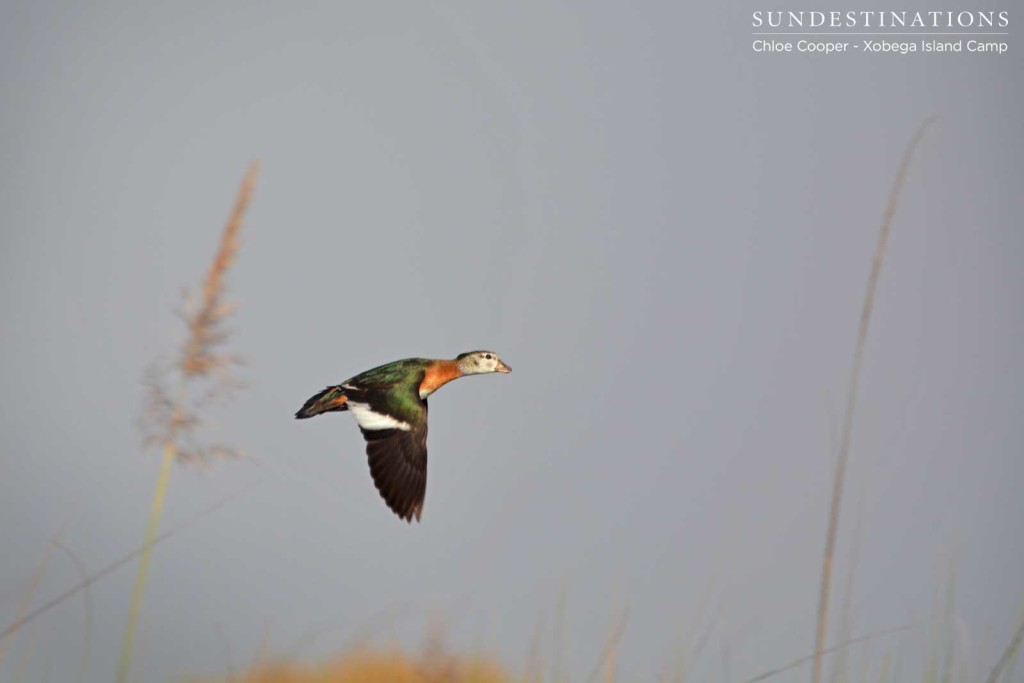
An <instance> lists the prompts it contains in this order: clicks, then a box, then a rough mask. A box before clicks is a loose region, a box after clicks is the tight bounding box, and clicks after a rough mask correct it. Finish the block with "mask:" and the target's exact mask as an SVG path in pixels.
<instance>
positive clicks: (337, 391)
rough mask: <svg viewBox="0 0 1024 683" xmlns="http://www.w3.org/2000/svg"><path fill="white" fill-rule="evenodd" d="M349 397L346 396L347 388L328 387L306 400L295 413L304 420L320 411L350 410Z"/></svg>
mask: <svg viewBox="0 0 1024 683" xmlns="http://www.w3.org/2000/svg"><path fill="white" fill-rule="evenodd" d="M347 401H348V399H347V398H346V397H345V390H344V389H342V388H341V387H340V386H338V387H327V388H326V389H324V390H323V391H321V392H320V393H319V394H314V395H313V396H311V397H310V399H309V400H308V401H306V402H305V403H304V404H303V405H302V407H301V408H299V412H297V413H295V417H296V419H299V420H304V419H305V418H307V417H313V416H314V415H319V414H320V413H327V412H330V411H332V410H348V405H346V402H347Z"/></svg>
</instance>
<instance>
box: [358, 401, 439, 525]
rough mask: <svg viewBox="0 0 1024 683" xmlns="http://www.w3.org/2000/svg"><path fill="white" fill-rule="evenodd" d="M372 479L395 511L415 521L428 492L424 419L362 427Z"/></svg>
mask: <svg viewBox="0 0 1024 683" xmlns="http://www.w3.org/2000/svg"><path fill="white" fill-rule="evenodd" d="M362 432H363V437H364V438H365V439H366V455H367V457H368V458H369V461H370V474H371V475H372V476H373V483H374V485H376V487H377V490H378V491H379V492H380V495H381V497H382V498H383V499H384V502H385V503H387V504H388V507H389V508H391V509H392V511H394V513H395V514H396V515H398V516H399V517H401V518H402V519H404V520H406V521H407V522H411V521H412V520H413V517H415V518H416V521H417V522H418V521H419V519H420V515H421V514H423V499H424V497H425V496H426V494H427V423H426V421H425V420H424V421H423V423H422V424H421V425H419V426H417V427H414V428H413V429H408V430H406V429H401V428H393V429H362Z"/></svg>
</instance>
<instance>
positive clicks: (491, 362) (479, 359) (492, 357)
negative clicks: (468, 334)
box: [455, 351, 512, 375]
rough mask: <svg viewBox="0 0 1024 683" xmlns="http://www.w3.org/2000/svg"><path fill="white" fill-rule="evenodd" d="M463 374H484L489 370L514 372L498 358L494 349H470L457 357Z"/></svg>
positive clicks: (457, 362) (456, 360)
mask: <svg viewBox="0 0 1024 683" xmlns="http://www.w3.org/2000/svg"><path fill="white" fill-rule="evenodd" d="M455 362H456V364H457V365H458V366H459V371H461V372H462V374H463V375H482V374H484V373H488V372H504V373H509V372H512V368H510V367H509V366H507V365H505V363H504V362H503V361H502V360H501V359H500V358H498V354H496V353H495V352H494V351H468V352H466V353H460V354H459V355H458V356H456V357H455Z"/></svg>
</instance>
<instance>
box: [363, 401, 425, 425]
mask: <svg viewBox="0 0 1024 683" xmlns="http://www.w3.org/2000/svg"><path fill="white" fill-rule="evenodd" d="M347 405H348V409H349V411H351V413H352V416H353V417H355V418H356V422H357V423H359V426H360V427H362V428H363V429H365V430H367V431H377V430H380V429H401V430H402V431H406V432H408V431H409V430H411V429H412V427H411V426H410V425H409V423H407V422H402V421H401V420H396V419H395V418H393V417H391V416H390V415H385V414H384V413H377V412H374V411H373V410H371V409H370V406H369V405H367V404H366V403H353V402H351V401H349V402H348V404H347Z"/></svg>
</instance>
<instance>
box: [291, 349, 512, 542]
mask: <svg viewBox="0 0 1024 683" xmlns="http://www.w3.org/2000/svg"><path fill="white" fill-rule="evenodd" d="M491 372H503V373H507V372H510V369H509V367H508V366H507V365H505V363H503V362H502V361H501V359H500V358H498V355H497V354H496V353H494V352H492V351H470V352H468V353H463V354H460V355H459V356H457V357H456V358H455V359H454V360H435V359H430V358H406V359H404V360H397V361H394V362H391V363H387V364H385V365H381V366H379V367H376V368H373V369H372V370H367V371H366V372H363V373H360V374H358V375H356V376H355V377H352V378H350V379H347V380H345V381H344V382H342V383H341V384H337V385H334V386H330V387H327V388H326V389H324V390H323V391H321V392H320V393H318V394H316V395H314V396H312V397H311V398H310V399H309V400H308V401H306V403H305V404H304V405H303V406H302V408H300V409H299V411H298V412H297V413H295V417H296V418H299V419H304V418H308V417H313V416H315V415H319V414H321V413H327V412H335V411H349V412H351V413H352V415H353V417H355V419H356V423H358V425H359V429H360V431H362V433H363V437H364V438H365V439H366V454H367V456H368V458H369V461H370V474H371V475H372V476H373V482H374V484H375V485H376V486H377V490H378V491H380V494H381V496H382V497H383V498H384V502H386V503H387V504H388V507H390V508H391V509H392V510H393V511H394V512H395V514H397V515H398V516H399V517H401V518H402V519H404V520H406V521H410V522H411V521H412V519H413V517H415V518H416V519H417V520H419V518H420V515H421V514H422V512H423V499H424V496H425V495H426V490H427V397H428V396H430V395H431V394H432V393H434V392H435V391H437V389H438V388H440V387H441V386H443V385H445V384H447V383H448V382H450V381H452V380H453V379H458V378H459V377H465V376H466V375H479V374H485V373H491Z"/></svg>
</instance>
